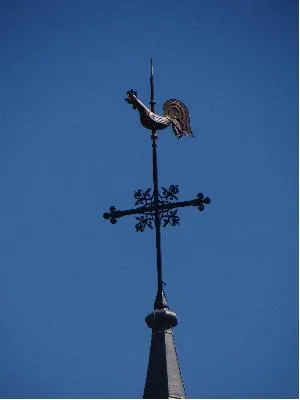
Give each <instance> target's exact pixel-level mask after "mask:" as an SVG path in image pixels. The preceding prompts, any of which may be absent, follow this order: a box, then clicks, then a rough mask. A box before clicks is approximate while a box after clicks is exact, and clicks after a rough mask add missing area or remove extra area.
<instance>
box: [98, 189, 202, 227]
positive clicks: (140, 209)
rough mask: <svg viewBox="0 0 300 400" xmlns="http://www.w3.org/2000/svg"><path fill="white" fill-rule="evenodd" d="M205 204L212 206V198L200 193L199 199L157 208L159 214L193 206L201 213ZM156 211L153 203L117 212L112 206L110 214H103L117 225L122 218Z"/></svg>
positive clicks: (162, 204) (166, 204)
mask: <svg viewBox="0 0 300 400" xmlns="http://www.w3.org/2000/svg"><path fill="white" fill-rule="evenodd" d="M204 204H210V198H209V197H207V196H206V197H204V195H203V194H202V193H198V195H197V197H196V198H195V199H193V200H186V201H176V202H174V203H159V204H158V205H157V208H158V211H159V212H163V211H168V210H172V209H174V208H182V207H189V206H193V207H198V209H199V210H200V211H203V210H204ZM155 209H156V206H155V204H153V203H151V204H149V205H146V206H143V207H137V208H132V209H129V210H117V209H116V207H115V206H111V207H110V208H109V212H106V213H104V214H103V218H105V219H107V220H110V222H111V223H112V224H115V223H116V222H117V219H118V218H122V217H124V216H126V215H135V214H151V213H154V212H155Z"/></svg>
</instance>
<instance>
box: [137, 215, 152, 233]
mask: <svg viewBox="0 0 300 400" xmlns="http://www.w3.org/2000/svg"><path fill="white" fill-rule="evenodd" d="M135 218H136V219H137V220H138V221H139V222H138V223H137V224H135V230H136V231H137V232H144V230H145V228H146V226H147V227H148V228H150V229H153V223H154V218H153V215H152V214H144V215H142V216H141V217H135Z"/></svg>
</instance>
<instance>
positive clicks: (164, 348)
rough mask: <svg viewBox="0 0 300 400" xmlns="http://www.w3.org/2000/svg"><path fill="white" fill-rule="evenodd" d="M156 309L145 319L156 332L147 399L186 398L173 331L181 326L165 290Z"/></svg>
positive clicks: (153, 334) (153, 335) (152, 349)
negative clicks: (170, 308) (170, 307)
mask: <svg viewBox="0 0 300 400" xmlns="http://www.w3.org/2000/svg"><path fill="white" fill-rule="evenodd" d="M159 302H160V304H162V306H163V307H162V308H159V309H157V308H155V309H154V311H153V312H152V313H151V314H149V315H147V317H146V318H145V320H146V323H147V326H148V327H149V328H151V329H152V337H151V347H150V354H149V364H148V371H147V378H146V384H145V389H144V395H143V398H144V399H169V398H177V399H184V398H185V397H186V396H185V391H184V385H183V380H182V377H181V373H180V368H179V362H178V357H177V353H176V347H175V341H174V336H173V332H172V328H173V327H175V326H176V325H177V324H178V320H177V316H176V314H175V313H174V312H173V311H171V310H169V307H168V304H167V300H166V298H165V295H164V292H163V291H158V292H157V295H156V300H155V303H157V304H159ZM155 303H154V304H155Z"/></svg>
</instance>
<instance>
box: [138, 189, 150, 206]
mask: <svg viewBox="0 0 300 400" xmlns="http://www.w3.org/2000/svg"><path fill="white" fill-rule="evenodd" d="M134 198H135V199H136V202H135V203H134V205H136V206H137V205H141V206H148V205H150V204H152V201H153V194H151V188H149V189H147V190H145V191H143V190H142V189H139V190H137V191H135V192H134Z"/></svg>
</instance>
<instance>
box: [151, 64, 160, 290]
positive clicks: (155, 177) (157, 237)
mask: <svg viewBox="0 0 300 400" xmlns="http://www.w3.org/2000/svg"><path fill="white" fill-rule="evenodd" d="M150 93H151V96H150V105H151V111H152V112H154V110H155V100H154V80H153V63H152V58H151V72H150ZM151 139H152V159H153V196H154V207H155V243H156V261H157V264H156V265H157V288H158V291H159V292H161V291H162V288H163V280H162V259H161V239H160V218H159V208H158V207H159V203H158V202H159V191H158V171H157V153H156V147H157V145H156V141H157V134H156V131H155V130H154V129H153V130H152V135H151Z"/></svg>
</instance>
